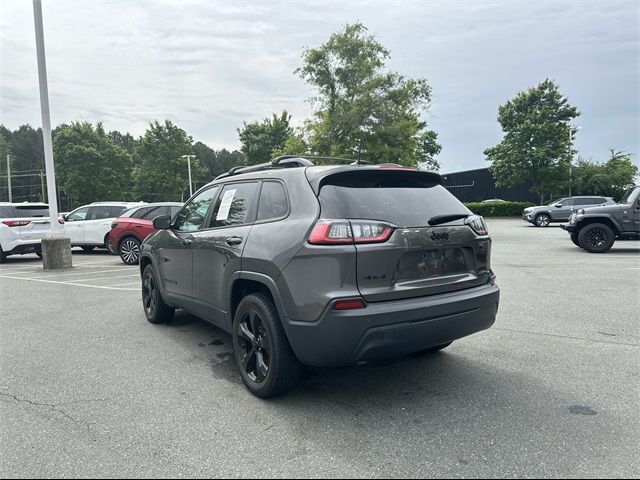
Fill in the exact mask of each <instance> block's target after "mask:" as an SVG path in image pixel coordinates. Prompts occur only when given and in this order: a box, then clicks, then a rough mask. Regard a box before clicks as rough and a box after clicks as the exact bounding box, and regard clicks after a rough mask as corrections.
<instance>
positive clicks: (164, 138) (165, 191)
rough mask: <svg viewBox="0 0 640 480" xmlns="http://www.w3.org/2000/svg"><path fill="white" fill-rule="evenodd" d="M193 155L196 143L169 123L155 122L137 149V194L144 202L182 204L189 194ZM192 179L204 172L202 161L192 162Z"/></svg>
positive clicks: (135, 176) (139, 141)
mask: <svg viewBox="0 0 640 480" xmlns="http://www.w3.org/2000/svg"><path fill="white" fill-rule="evenodd" d="M189 154H193V147H192V140H191V137H190V136H189V135H187V133H186V132H185V131H184V130H182V129H181V128H179V127H177V126H176V125H174V124H173V123H172V122H170V121H169V120H166V121H165V122H164V123H163V124H160V123H158V122H153V123H152V124H150V125H149V128H148V129H147V131H146V132H145V134H144V135H143V136H142V138H140V139H139V140H138V142H137V145H136V150H135V156H134V162H135V168H134V181H135V187H134V192H135V194H136V197H137V198H138V199H140V200H147V201H162V200H182V199H183V198H184V197H185V196H186V195H187V194H188V192H189V180H188V172H187V161H186V160H185V159H184V158H181V156H182V155H189ZM191 168H192V176H196V177H197V176H198V175H199V172H200V169H201V168H202V166H201V164H200V163H199V161H198V159H197V158H195V159H193V160H192V162H191Z"/></svg>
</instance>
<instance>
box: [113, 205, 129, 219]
mask: <svg viewBox="0 0 640 480" xmlns="http://www.w3.org/2000/svg"><path fill="white" fill-rule="evenodd" d="M126 209H127V207H110V210H111V215H109V216H110V217H119V216H120V215H122V214H123V213H124V211H125V210H126Z"/></svg>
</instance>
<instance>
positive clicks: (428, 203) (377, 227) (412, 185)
mask: <svg viewBox="0 0 640 480" xmlns="http://www.w3.org/2000/svg"><path fill="white" fill-rule="evenodd" d="M437 178H438V177H437V176H435V175H433V174H425V173H423V172H419V171H415V170H404V171H402V170H385V169H376V170H373V169H371V170H365V171H362V170H361V171H357V172H355V174H354V173H353V171H352V172H351V173H350V172H344V173H341V174H337V175H332V176H329V177H327V178H325V179H324V180H323V182H322V186H321V188H320V192H319V200H320V204H321V218H322V219H346V220H347V221H348V222H349V224H350V228H351V231H352V235H353V238H354V242H355V247H356V256H357V260H356V264H357V284H358V289H359V291H360V293H361V294H362V296H363V298H364V299H365V300H366V301H368V302H377V301H388V300H399V299H404V298H412V297H421V296H426V295H435V294H440V293H446V292H453V291H457V290H462V289H466V288H471V287H475V286H479V285H482V284H485V283H487V282H488V281H489V279H490V276H491V272H490V266H489V263H490V259H489V256H490V239H489V237H488V236H487V235H486V232H482V229H479V232H480V234H478V233H476V232H475V231H474V229H472V228H471V226H470V225H469V221H470V220H472V219H474V217H473V216H472V213H471V212H470V211H469V210H468V209H467V208H466V207H465V206H464V205H463V204H462V203H460V201H458V200H457V199H456V198H455V197H454V196H453V195H452V194H451V193H449V191H447V190H446V189H445V188H444V187H443V186H442V185H441V184H440V183H439V181H437V180H436V179H437ZM475 218H476V219H477V217H475ZM430 221H431V224H430ZM480 224H481V225H483V222H482V220H480ZM386 226H388V228H387V227H386ZM474 226H477V223H476V224H474ZM372 232H373V233H372ZM384 232H387V234H385V233H384ZM376 234H379V235H377V236H376ZM358 237H362V241H359V240H358ZM386 237H388V238H386Z"/></svg>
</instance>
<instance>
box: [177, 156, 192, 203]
mask: <svg viewBox="0 0 640 480" xmlns="http://www.w3.org/2000/svg"><path fill="white" fill-rule="evenodd" d="M180 158H186V159H187V165H188V168H189V196H190V197H191V196H192V195H193V185H192V184H191V159H192V158H196V156H195V155H182V156H181V157H180Z"/></svg>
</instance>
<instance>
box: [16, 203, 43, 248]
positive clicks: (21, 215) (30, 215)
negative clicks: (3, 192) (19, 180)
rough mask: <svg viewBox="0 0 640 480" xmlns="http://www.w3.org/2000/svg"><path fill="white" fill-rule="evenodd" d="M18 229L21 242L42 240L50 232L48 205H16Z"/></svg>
mask: <svg viewBox="0 0 640 480" xmlns="http://www.w3.org/2000/svg"><path fill="white" fill-rule="evenodd" d="M15 212H16V217H17V218H16V220H18V221H20V223H21V224H22V223H24V225H20V226H18V227H14V228H17V229H18V230H19V232H20V239H21V240H26V241H29V240H33V241H34V242H36V241H38V240H41V239H42V238H43V237H44V236H45V235H46V234H47V233H48V232H49V208H48V207H47V206H46V205H16V206H15ZM27 222H28V223H27Z"/></svg>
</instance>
